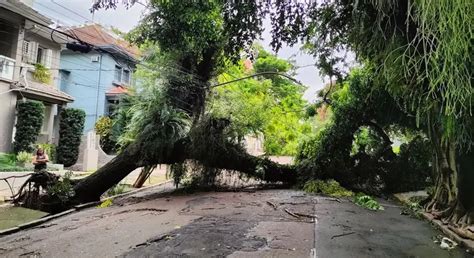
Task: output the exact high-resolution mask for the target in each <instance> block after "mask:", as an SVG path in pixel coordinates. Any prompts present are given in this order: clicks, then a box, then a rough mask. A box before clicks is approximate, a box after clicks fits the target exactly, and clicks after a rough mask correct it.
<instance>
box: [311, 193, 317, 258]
mask: <svg viewBox="0 0 474 258" xmlns="http://www.w3.org/2000/svg"><path fill="white" fill-rule="evenodd" d="M316 203H318V198H317V197H316ZM313 213H314V214H313V215H314V235H313V237H314V248H311V253H310V257H311V258H318V254H317V253H316V229H317V227H318V218H317V217H316V204H315V205H314V210H313Z"/></svg>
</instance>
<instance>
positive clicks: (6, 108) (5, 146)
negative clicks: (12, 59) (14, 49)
mask: <svg viewBox="0 0 474 258" xmlns="http://www.w3.org/2000/svg"><path fill="white" fill-rule="evenodd" d="M9 89H10V83H8V82H4V81H0V110H1V112H0V152H10V151H12V133H13V125H14V123H15V107H16V101H17V97H16V93H14V92H11V91H10V92H7V91H8V90H9Z"/></svg>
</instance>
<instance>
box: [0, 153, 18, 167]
mask: <svg viewBox="0 0 474 258" xmlns="http://www.w3.org/2000/svg"><path fill="white" fill-rule="evenodd" d="M15 165H16V156H15V154H13V153H12V154H10V153H0V169H1V168H5V167H11V166H15Z"/></svg>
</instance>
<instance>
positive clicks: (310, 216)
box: [294, 212, 318, 219]
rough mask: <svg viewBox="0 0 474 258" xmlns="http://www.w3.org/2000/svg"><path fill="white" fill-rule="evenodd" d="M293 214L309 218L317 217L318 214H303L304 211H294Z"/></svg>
mask: <svg viewBox="0 0 474 258" xmlns="http://www.w3.org/2000/svg"><path fill="white" fill-rule="evenodd" d="M294 214H296V215H298V216H301V217H306V218H310V219H317V218H318V216H316V215H312V214H305V213H299V212H294Z"/></svg>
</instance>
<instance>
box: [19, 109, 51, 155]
mask: <svg viewBox="0 0 474 258" xmlns="http://www.w3.org/2000/svg"><path fill="white" fill-rule="evenodd" d="M44 109H45V107H44V105H43V103H41V102H38V101H31V100H29V101H26V102H20V103H18V105H17V122H16V133H15V142H14V143H13V150H14V152H15V153H18V152H20V151H26V152H33V151H34V146H33V144H34V143H35V142H36V139H37V138H38V135H39V133H40V130H41V126H42V124H43V118H44Z"/></svg>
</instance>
